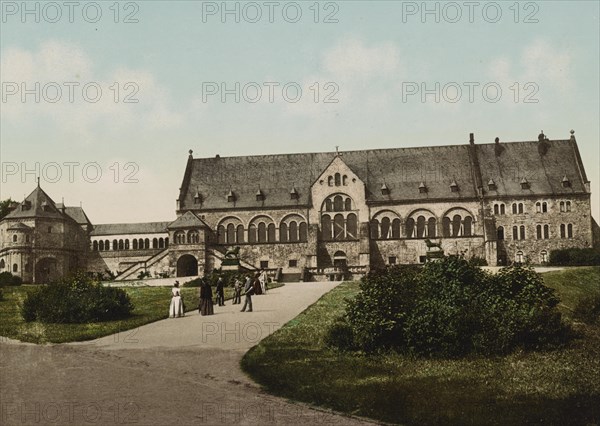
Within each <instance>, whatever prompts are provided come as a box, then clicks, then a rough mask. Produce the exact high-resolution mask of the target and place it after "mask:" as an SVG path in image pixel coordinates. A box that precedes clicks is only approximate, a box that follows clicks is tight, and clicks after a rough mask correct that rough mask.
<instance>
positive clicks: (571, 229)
mask: <svg viewBox="0 0 600 426" xmlns="http://www.w3.org/2000/svg"><path fill="white" fill-rule="evenodd" d="M567 236H568V237H569V238H573V225H571V224H570V223H569V224H568V225H567Z"/></svg>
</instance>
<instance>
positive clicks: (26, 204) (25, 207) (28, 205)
mask: <svg viewBox="0 0 600 426" xmlns="http://www.w3.org/2000/svg"><path fill="white" fill-rule="evenodd" d="M30 208H31V201H23V204H21V211H27V210H29V209H30Z"/></svg>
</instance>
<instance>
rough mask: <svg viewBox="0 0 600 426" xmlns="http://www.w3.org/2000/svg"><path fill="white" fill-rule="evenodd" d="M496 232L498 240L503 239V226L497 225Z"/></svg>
mask: <svg viewBox="0 0 600 426" xmlns="http://www.w3.org/2000/svg"><path fill="white" fill-rule="evenodd" d="M497 234H498V241H502V240H504V226H499V227H498V231H497Z"/></svg>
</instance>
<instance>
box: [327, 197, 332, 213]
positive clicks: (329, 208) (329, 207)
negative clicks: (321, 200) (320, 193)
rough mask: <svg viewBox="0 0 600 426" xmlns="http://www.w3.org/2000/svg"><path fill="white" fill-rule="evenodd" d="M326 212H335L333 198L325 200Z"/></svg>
mask: <svg viewBox="0 0 600 426" xmlns="http://www.w3.org/2000/svg"><path fill="white" fill-rule="evenodd" d="M325 211H326V212H332V211H333V201H331V198H328V199H326V200H325Z"/></svg>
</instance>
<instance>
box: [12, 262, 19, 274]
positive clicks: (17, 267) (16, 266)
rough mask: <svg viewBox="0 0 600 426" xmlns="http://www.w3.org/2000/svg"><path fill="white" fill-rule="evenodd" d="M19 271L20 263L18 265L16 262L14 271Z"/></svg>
mask: <svg viewBox="0 0 600 426" xmlns="http://www.w3.org/2000/svg"><path fill="white" fill-rule="evenodd" d="M18 271H19V265H17V264H16V263H14V264H13V272H18Z"/></svg>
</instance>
